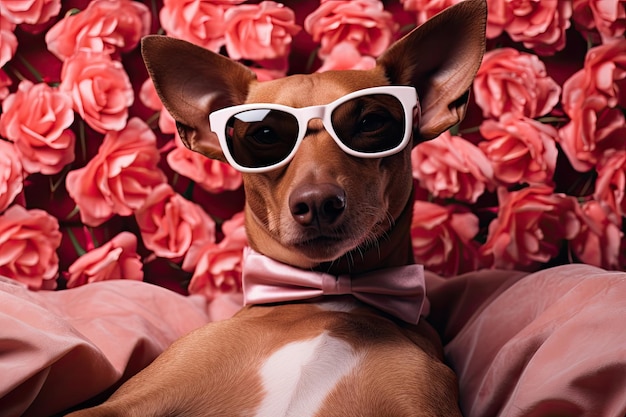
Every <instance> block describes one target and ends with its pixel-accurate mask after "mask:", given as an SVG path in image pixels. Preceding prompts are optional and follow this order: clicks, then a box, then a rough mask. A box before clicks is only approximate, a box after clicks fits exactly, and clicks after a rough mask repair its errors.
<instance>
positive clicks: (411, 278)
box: [243, 248, 428, 324]
mask: <svg viewBox="0 0 626 417" xmlns="http://www.w3.org/2000/svg"><path fill="white" fill-rule="evenodd" d="M243 291H244V303H245V304H246V305H249V304H269V303H280V302H288V301H297V300H307V299H311V298H316V297H320V296H323V295H344V294H351V295H353V296H354V297H355V298H357V299H358V300H360V301H362V302H364V303H366V304H369V305H371V306H373V307H376V308H378V309H379V310H382V311H385V312H387V313H389V314H392V315H394V316H396V317H398V318H400V319H402V320H404V321H406V322H409V323H414V324H417V322H418V321H419V318H420V315H421V314H422V310H423V309H424V310H426V311H425V314H427V310H428V300H427V299H426V290H425V283H424V268H423V266H422V265H406V266H402V267H396V268H387V269H382V270H376V271H372V272H367V273H363V274H358V275H356V276H350V275H339V276H334V275H330V274H325V273H323V272H316V271H305V270H302V269H299V268H295V267H293V266H290V265H287V264H283V263H280V262H277V261H275V260H273V259H271V258H268V257H267V256H264V255H261V254H259V253H257V252H255V251H254V250H252V249H250V248H246V249H245V251H244V259H243Z"/></svg>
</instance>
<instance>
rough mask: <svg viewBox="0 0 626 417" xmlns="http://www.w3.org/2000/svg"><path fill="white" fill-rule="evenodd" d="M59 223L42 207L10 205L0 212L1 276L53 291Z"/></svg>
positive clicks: (56, 266)
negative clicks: (29, 208) (32, 207)
mask: <svg viewBox="0 0 626 417" xmlns="http://www.w3.org/2000/svg"><path fill="white" fill-rule="evenodd" d="M60 244H61V232H60V231H59V223H58V222H57V219H56V218H55V217H52V216H51V215H49V214H48V213H46V212H45V211H43V210H38V209H33V210H26V209H25V208H24V207H22V206H18V205H13V206H11V207H9V208H8V209H7V211H5V212H4V214H2V215H0V275H4V276H5V277H8V278H11V279H14V280H16V281H19V282H21V283H23V284H26V285H27V286H28V288H30V289H31V290H41V289H43V290H53V289H55V288H56V277H57V272H58V269H59V258H58V256H57V253H56V250H57V248H58V247H59V245H60Z"/></svg>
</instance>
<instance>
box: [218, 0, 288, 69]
mask: <svg viewBox="0 0 626 417" xmlns="http://www.w3.org/2000/svg"><path fill="white" fill-rule="evenodd" d="M224 19H225V21H226V22H225V23H226V33H225V40H226V52H228V56H229V57H231V58H232V59H242V58H243V59H251V60H260V59H273V58H278V57H281V56H286V55H287V54H289V49H290V47H291V42H292V37H293V36H294V35H295V34H296V33H298V32H299V31H300V26H298V25H296V24H295V20H296V15H295V13H294V12H293V10H291V9H290V8H288V7H285V6H284V5H283V4H279V3H276V2H273V1H262V2H261V3H259V4H244V5H241V6H237V7H231V8H230V9H228V10H226V13H224Z"/></svg>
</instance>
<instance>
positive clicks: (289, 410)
mask: <svg viewBox="0 0 626 417" xmlns="http://www.w3.org/2000/svg"><path fill="white" fill-rule="evenodd" d="M362 356H363V354H362V353H359V352H357V351H355V350H354V349H353V348H352V346H350V344H348V343H347V342H346V341H345V340H342V339H339V338H337V337H333V336H331V335H329V334H328V332H322V333H321V334H319V335H318V336H316V337H314V338H312V339H307V340H299V341H294V342H290V343H287V344H285V345H283V346H281V347H280V348H278V349H277V350H276V351H274V352H273V353H272V354H271V355H270V356H269V357H268V358H267V359H266V360H265V361H264V363H263V364H262V366H261V368H260V370H259V374H260V376H261V380H262V387H263V390H264V393H263V400H262V402H261V405H260V407H259V408H258V409H257V410H256V412H255V414H254V415H255V416H258V417H261V416H294V417H295V416H298V417H306V416H314V415H316V414H317V412H318V411H319V410H320V409H321V408H322V407H323V405H324V404H325V402H326V399H327V397H328V395H329V394H330V393H331V392H332V391H333V390H334V389H335V387H336V386H337V384H338V383H339V382H340V381H341V380H342V379H344V378H347V377H349V376H350V375H352V374H353V373H354V372H355V369H358V367H359V364H360V363H361V362H362V359H363V357H362Z"/></svg>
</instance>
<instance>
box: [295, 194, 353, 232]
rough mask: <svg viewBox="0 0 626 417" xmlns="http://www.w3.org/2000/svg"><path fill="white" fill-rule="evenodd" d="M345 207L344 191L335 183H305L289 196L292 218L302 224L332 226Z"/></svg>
mask: <svg viewBox="0 0 626 417" xmlns="http://www.w3.org/2000/svg"><path fill="white" fill-rule="evenodd" d="M345 208H346V193H345V191H344V190H343V188H341V187H339V186H337V185H335V184H328V183H324V184H305V185H301V186H299V187H298V188H296V189H294V190H293V191H292V192H291V195H290V196H289V209H290V210H291V215H292V216H293V218H294V219H295V220H296V221H297V222H298V223H300V224H301V225H303V226H317V227H323V226H332V225H333V224H334V223H335V222H336V221H337V220H338V219H339V218H340V217H341V215H342V214H343V212H344V209H345Z"/></svg>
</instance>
